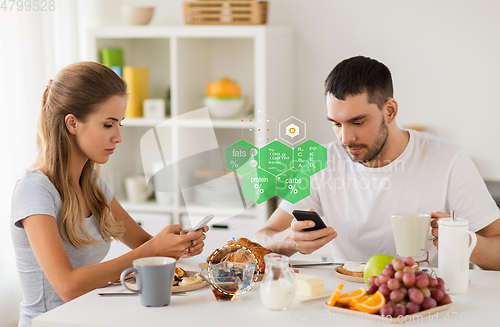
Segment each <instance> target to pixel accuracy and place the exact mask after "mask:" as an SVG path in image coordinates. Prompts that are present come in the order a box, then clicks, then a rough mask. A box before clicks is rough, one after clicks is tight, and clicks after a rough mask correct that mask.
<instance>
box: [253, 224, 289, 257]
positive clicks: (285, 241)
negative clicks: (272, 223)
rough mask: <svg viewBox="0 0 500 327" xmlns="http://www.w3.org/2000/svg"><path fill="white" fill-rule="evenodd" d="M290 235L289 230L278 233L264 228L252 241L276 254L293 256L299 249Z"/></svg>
mask: <svg viewBox="0 0 500 327" xmlns="http://www.w3.org/2000/svg"><path fill="white" fill-rule="evenodd" d="M289 235H290V234H289V229H285V230H284V231H281V232H277V231H274V230H272V229H268V228H264V229H261V230H260V231H258V232H257V233H256V234H255V235H254V236H253V237H252V240H253V241H254V242H257V243H259V244H260V245H262V246H263V247H265V248H268V249H269V250H271V251H273V252H275V253H280V254H284V255H286V256H291V255H293V254H295V253H296V252H297V249H296V248H295V245H294V243H293V240H292V239H291V238H290V236H289Z"/></svg>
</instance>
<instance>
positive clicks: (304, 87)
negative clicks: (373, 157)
mask: <svg viewBox="0 0 500 327" xmlns="http://www.w3.org/2000/svg"><path fill="white" fill-rule="evenodd" d="M115 1H116V0H115ZM118 2H119V1H118ZM121 3H138V1H125V0H123V1H121ZM148 3H151V4H154V5H156V6H157V7H158V10H157V12H156V13H155V17H154V19H153V21H152V24H159V25H161V24H173V25H175V24H183V17H184V16H183V11H182V10H183V9H182V0H170V1H148ZM269 4H270V12H269V24H270V25H291V26H293V27H294V30H295V32H296V35H295V51H294V53H293V55H294V56H295V68H294V74H295V93H294V94H295V99H294V100H295V101H294V102H295V114H296V116H297V118H299V119H302V120H304V121H305V122H306V123H307V126H308V137H309V138H311V139H313V140H316V141H318V142H321V143H323V142H329V141H330V140H333V139H335V136H334V134H333V132H332V130H331V129H330V125H329V123H327V121H326V120H325V117H326V110H325V105H324V96H323V82H324V80H325V78H326V76H327V75H328V73H329V72H330V71H331V69H332V68H333V67H334V66H335V65H336V64H337V63H338V62H340V61H341V60H343V59H345V58H348V57H351V56H355V55H365V56H369V57H372V58H375V59H377V60H380V61H382V62H383V63H385V64H386V65H387V66H388V67H389V68H390V69H391V71H392V74H393V80H394V89H395V98H396V100H397V101H398V103H399V109H400V112H399V118H398V120H397V121H398V124H399V125H400V126H405V125H414V124H419V125H425V126H426V127H427V131H428V132H429V133H432V134H435V135H437V136H439V137H442V138H444V139H447V140H450V141H452V142H456V143H458V144H460V145H461V146H462V147H463V148H464V149H465V150H466V152H467V153H468V154H469V155H470V156H471V157H472V159H473V160H474V162H475V163H476V165H477V167H478V169H479V171H480V173H481V175H482V176H483V177H484V178H485V179H493V180H500V165H497V164H496V163H497V162H499V161H500V152H499V151H496V150H497V147H498V142H499V141H500V129H499V128H498V127H497V124H498V122H500V110H498V101H497V93H498V92H499V90H500V60H498V54H499V52H500V38H499V36H498V31H499V30H500V21H499V20H498V19H497V16H498V12H500V2H498V1H489V0H476V1H469V0H418V1H409V0H405V1H401V0H376V1H373V0H270V1H269ZM108 6H109V5H108ZM107 17H108V21H112V22H113V23H121V17H114V18H110V16H107Z"/></svg>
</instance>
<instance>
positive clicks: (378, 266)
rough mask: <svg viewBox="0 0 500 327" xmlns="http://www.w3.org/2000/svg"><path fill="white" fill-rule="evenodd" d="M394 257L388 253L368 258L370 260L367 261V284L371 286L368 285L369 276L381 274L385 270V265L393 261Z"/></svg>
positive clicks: (365, 273)
mask: <svg viewBox="0 0 500 327" xmlns="http://www.w3.org/2000/svg"><path fill="white" fill-rule="evenodd" d="M393 259H394V257H392V256H390V255H386V254H376V255H374V256H372V257H371V258H370V259H368V261H367V262H366V266H365V272H364V277H365V283H366V285H367V286H370V285H368V278H370V276H378V275H380V274H381V273H382V270H384V268H385V266H387V265H388V264H389V263H391V262H392V260H393Z"/></svg>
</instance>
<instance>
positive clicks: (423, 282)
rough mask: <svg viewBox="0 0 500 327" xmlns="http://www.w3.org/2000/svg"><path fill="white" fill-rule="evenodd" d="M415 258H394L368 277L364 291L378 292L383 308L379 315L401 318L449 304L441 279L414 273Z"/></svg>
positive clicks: (417, 271) (416, 269)
mask: <svg viewBox="0 0 500 327" xmlns="http://www.w3.org/2000/svg"><path fill="white" fill-rule="evenodd" d="M414 266H415V259H413V258H412V257H408V258H406V259H405V260H404V261H403V260H401V259H400V258H395V259H394V260H392V263H390V264H388V265H387V266H386V267H385V268H384V270H383V271H382V274H380V275H378V276H371V277H370V278H368V284H370V287H369V289H368V292H370V294H375V292H376V291H380V293H382V294H383V295H384V296H385V299H386V305H384V306H383V307H382V308H381V309H380V312H379V313H380V315H382V316H391V317H398V316H405V315H407V314H408V315H409V314H413V313H416V312H419V311H422V310H428V309H431V308H434V307H436V306H439V305H444V304H448V303H451V298H450V296H449V295H448V294H446V292H445V288H444V280H443V279H442V278H439V277H438V278H435V277H433V276H432V275H431V274H428V273H426V272H423V271H419V270H418V266H415V267H414Z"/></svg>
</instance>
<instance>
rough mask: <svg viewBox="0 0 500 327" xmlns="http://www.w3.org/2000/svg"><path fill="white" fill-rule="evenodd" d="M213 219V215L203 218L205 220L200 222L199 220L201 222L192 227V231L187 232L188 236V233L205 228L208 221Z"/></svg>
mask: <svg viewBox="0 0 500 327" xmlns="http://www.w3.org/2000/svg"><path fill="white" fill-rule="evenodd" d="M213 218H214V216H213V215H208V216H206V217H205V218H203V219H202V220H201V221H200V222H199V223H198V224H197V225H196V226H194V227H193V228H192V229H191V230H190V231H189V232H188V234H189V233H191V232H196V231H197V230H199V229H201V228H203V227H205V226H206V225H207V224H208V223H209V222H210V220H212V219H213Z"/></svg>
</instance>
